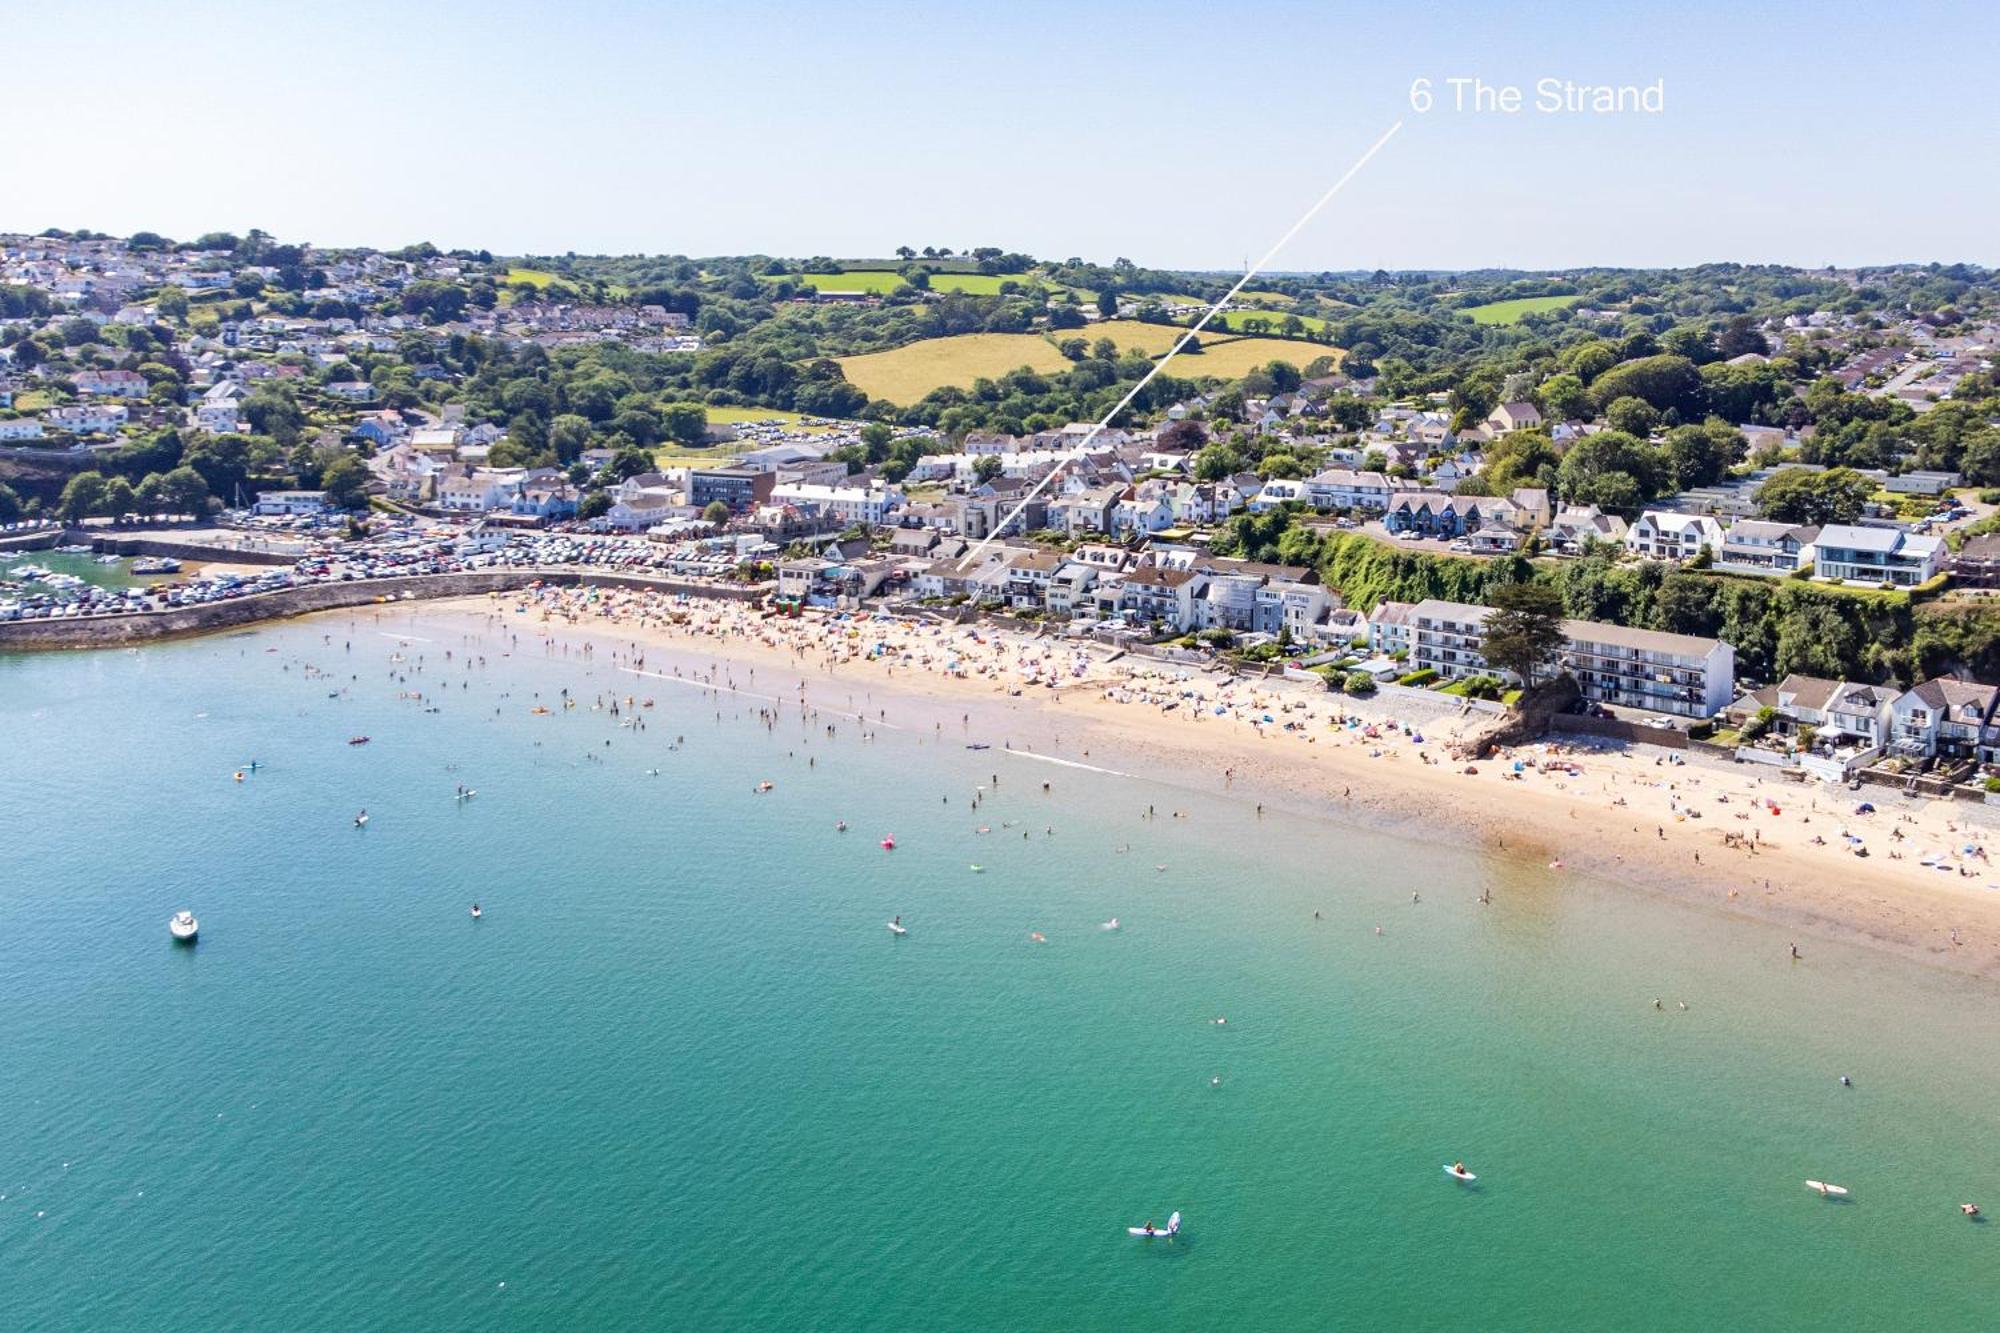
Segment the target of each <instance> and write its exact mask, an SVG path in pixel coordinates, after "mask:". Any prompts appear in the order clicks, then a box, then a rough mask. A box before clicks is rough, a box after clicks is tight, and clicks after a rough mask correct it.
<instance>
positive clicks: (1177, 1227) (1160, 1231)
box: [1125, 1213, 1181, 1237]
mask: <svg viewBox="0 0 2000 1333" xmlns="http://www.w3.org/2000/svg"><path fill="white" fill-rule="evenodd" d="M1125 1230H1127V1231H1129V1232H1130V1233H1132V1234H1133V1235H1135V1236H1156V1237H1166V1236H1178V1235H1180V1233H1181V1215H1180V1214H1179V1213H1175V1214H1174V1215H1173V1216H1172V1217H1169V1218H1168V1219H1167V1224H1166V1225H1165V1226H1164V1227H1153V1228H1151V1229H1150V1230H1148V1229H1147V1228H1145V1227H1126V1228H1125Z"/></svg>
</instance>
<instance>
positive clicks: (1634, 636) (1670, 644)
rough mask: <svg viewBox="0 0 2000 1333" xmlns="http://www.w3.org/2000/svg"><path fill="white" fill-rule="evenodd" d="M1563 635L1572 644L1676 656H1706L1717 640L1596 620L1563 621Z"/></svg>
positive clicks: (1718, 641) (1711, 650) (1713, 648)
mask: <svg viewBox="0 0 2000 1333" xmlns="http://www.w3.org/2000/svg"><path fill="white" fill-rule="evenodd" d="M1563 633H1564V634H1566V635H1568V636H1569V638H1570V639H1571V640H1572V641H1575V640H1579V639H1580V640H1582V641H1583V642H1585V643H1609V644H1616V645H1617V646H1619V647H1621V648H1636V649H1638V650H1640V651H1641V652H1649V653H1671V654H1672V655H1674V656H1675V657H1707V656H1708V655H1709V653H1711V652H1713V651H1714V650H1715V646H1716V644H1718V643H1720V642H1721V640H1719V639H1704V638H1701V637H1700V636H1698V635H1694V634H1669V633H1667V632H1666V631H1665V630H1657V629H1633V628H1631V627H1629V626H1625V625H1607V624H1605V623H1603V622H1602V621H1596V620H1565V621H1563Z"/></svg>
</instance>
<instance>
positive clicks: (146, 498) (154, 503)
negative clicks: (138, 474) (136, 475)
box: [132, 472, 166, 518]
mask: <svg viewBox="0 0 2000 1333" xmlns="http://www.w3.org/2000/svg"><path fill="white" fill-rule="evenodd" d="M165 497H166V478H165V477H163V476H162V475H161V474H160V473H158V472H148V473H147V474H146V475H145V478H144V479H143V480H141V481H140V482H139V485H138V487H137V489H136V490H134V492H133V496H132V498H133V499H134V500H135V501H136V502H137V504H138V509H139V512H140V513H142V514H145V515H146V516H147V517H149V518H150V517H151V516H152V515H154V514H157V513H159V512H161V511H162V510H163V509H165V508H166V498H165Z"/></svg>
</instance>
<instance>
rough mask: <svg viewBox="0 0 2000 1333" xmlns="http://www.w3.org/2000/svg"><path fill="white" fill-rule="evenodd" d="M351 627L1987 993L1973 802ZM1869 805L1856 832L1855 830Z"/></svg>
mask: <svg viewBox="0 0 2000 1333" xmlns="http://www.w3.org/2000/svg"><path fill="white" fill-rule="evenodd" d="M365 614H366V615H367V616H368V617H372V619H373V621H374V622H375V623H376V624H377V627H378V628H379V627H381V626H384V625H388V624H391V623H413V622H415V623H422V622H455V623H456V625H457V627H458V628H460V629H461V630H462V631H464V632H472V633H487V634H491V633H494V632H496V631H505V632H506V633H508V634H510V635H513V636H517V637H518V639H519V641H520V649H519V650H520V651H528V650H529V644H530V643H531V641H539V644H540V646H539V647H538V648H536V649H535V651H538V652H544V653H559V652H560V653H569V652H574V653H578V654H585V653H587V654H588V656H589V658H590V660H592V661H593V662H594V663H596V664H598V665H610V666H614V667H617V668H618V669H621V670H623V671H625V672H627V673H629V674H630V676H631V681H632V688H631V691H630V693H631V694H632V695H635V696H646V695H649V694H651V695H657V694H660V693H662V685H663V684H664V685H665V687H667V688H671V687H674V686H678V687H681V688H687V687H691V686H701V687H704V688H721V689H730V690H734V691H736V692H738V693H740V694H743V695H745V696H748V697H750V698H752V699H758V700H763V701H767V702H771V703H773V704H782V705H785V706H796V705H798V704H800V703H804V704H805V705H807V706H809V707H812V708H815V709H817V710H819V711H821V712H824V713H828V714H832V715H834V716H837V717H844V718H849V719H853V720H856V721H862V722H865V723H866V724H868V725H871V726H881V727H889V728H893V729H897V730H903V731H916V732H930V733H931V734H932V735H933V736H935V737H936V738H937V739H939V740H940V741H943V742H949V743H954V744H986V745H990V746H991V747H992V748H993V750H994V751H995V752H996V753H995V756H994V762H995V764H996V766H997V765H999V764H1002V763H1020V762H1022V761H1040V762H1038V763H1037V765H1036V766H1037V768H1038V769H1040V770H1042V771H1043V777H1042V780H1044V781H1047V782H1049V783H1050V784H1051V789H1052V791H1055V792H1056V793H1058V794H1060V792H1061V790H1062V787H1063V785H1064V778H1063V776H1062V768H1061V767H1060V766H1061V765H1065V764H1067V765H1076V766H1080V767H1085V768H1094V769H1101V770H1104V771H1107V772H1111V773H1116V774H1122V775H1131V776H1138V777H1144V778H1146V779H1149V780H1153V781H1158V782H1163V783H1167V784H1170V785H1172V786H1175V787H1181V788H1185V789H1187V790H1188V792H1189V793H1190V799H1189V801H1188V802H1187V803H1186V805H1185V806H1184V807H1182V808H1181V809H1180V810H1178V811H1175V812H1168V811H1161V812H1160V814H1161V816H1162V817H1168V816H1170V815H1171V816H1172V817H1186V818H1194V819H1198V818H1200V816H1201V802H1200V800H1198V799H1195V798H1197V797H1205V798H1209V799H1214V798H1217V797H1220V798H1223V799H1229V800H1236V801H1241V802H1244V803H1246V804H1249V803H1255V804H1257V805H1259V806H1262V807H1264V808H1265V809H1266V810H1267V811H1268V813H1269V814H1270V815H1271V816H1272V817H1274V818H1277V817H1280V816H1282V815H1293V816H1296V815H1312V816H1320V817H1332V818H1334V819H1337V820H1346V821H1350V822H1353V823H1357V824H1362V825H1365V826H1367V827H1370V828H1374V829H1379V830H1382V831H1386V832H1390V833H1393V834H1398V835H1401V836H1406V837H1413V838H1422V839H1426V840H1433V841H1449V842H1453V843H1458V844H1462V845H1470V846H1475V847H1477V848H1479V849H1481V850H1482V851H1484V852H1486V853H1487V854H1489V855H1491V856H1493V857H1498V858H1504V859H1505V860H1506V861H1507V862H1509V863H1510V874H1509V882H1529V883H1532V882H1534V879H1536V878H1541V879H1545V880H1547V881H1548V882H1551V883H1556V882H1560V881H1561V880H1562V879H1565V878H1570V879H1575V878H1577V877H1584V878H1587V879H1599V880H1606V881H1610V882H1612V883H1615V884H1618V885H1622V886H1627V887H1629V888H1632V889H1634V890H1637V891H1644V892H1648V893H1654V894H1661V895H1665V896H1668V897H1672V898H1675V899H1680V900H1683V901H1685V902H1688V903H1690V904H1693V905H1695V906H1697V907H1699V908H1700V909H1701V910H1704V911H1707V912H1711V913H1714V914H1716V915H1718V916H1721V917H1729V916H1742V917H1753V918H1758V919H1762V920H1766V921H1771V922H1775V923H1779V924H1782V925H1784V926H1785V927H1787V928H1788V929H1791V930H1795V931H1796V932H1797V934H1798V936H1799V939H1798V942H1797V945H1796V947H1797V949H1798V951H1799V953H1800V954H1801V956H1802V957H1803V958H1806V959H1809V958H1810V955H1811V945H1812V941H1813V940H1815V939H1839V940H1843V941H1848V942H1857V943H1862V944H1866V945H1869V946H1872V947H1875V948H1878V949H1882V950H1886V951H1889V952H1892V953H1895V954H1898V955H1901V956H1904V957H1909V958H1915V959H1920V960H1922V961H1925V962H1927V963H1931V964H1934V965H1937V966H1941V967H1946V968H1951V969H1954V970H1959V971H1964V972H1969V973H1974V974H1977V975H1981V976H1986V977H1994V976H2000V872H1995V871H1994V870H1993V869H1992V868H1991V867H1990V866H1989V865H1988V864H1987V861H1986V849H1987V848H1988V846H1989V845H2000V840H1996V839H1995V838H1994V836H1993V828H1994V827H1995V814H1994V813H1993V812H1990V811H1989V809H1988V808H1987V807H1985V806H1979V805H1971V804H1968V803H1965V802H1952V801H1933V800H1920V799H1913V798H1909V797H1905V796H1903V795H1901V794H1900V793H1896V792H1891V791H1888V790H1886V789H1882V788H1872V787H1871V788H1864V789H1863V790H1862V791H1860V792H1852V791H1848V790H1846V789H1836V788H1830V787H1824V786H1818V785H1814V784H1803V785H1802V784H1800V783H1798V782H1795V781H1792V780H1789V779H1785V778H1781V777H1779V776H1777V775H1776V774H1775V773H1774V772H1772V771H1770V770H1765V769H1762V768H1760V767H1757V766H1752V765H1744V764H1736V763H1733V762H1729V761H1727V760H1723V759H1720V758H1715V757H1711V756H1708V755H1705V754H1701V753H1699V752H1689V753H1688V754H1687V755H1686V756H1685V757H1684V761H1682V762H1677V761H1676V760H1677V758H1679V757H1680V756H1679V755H1678V752H1671V751H1667V750H1665V749H1663V748H1661V747H1656V746H1649V745H1631V746H1626V745H1618V744H1614V743H1609V742H1600V741H1596V740H1594V739H1592V738H1575V739H1574V740H1570V739H1565V740H1563V741H1561V742H1557V743H1549V744H1541V743H1538V744H1535V745H1532V746H1523V747H1517V748H1516V749H1513V750H1510V751H1505V752H1503V753H1502V754H1501V755H1499V756H1496V757H1495V758H1493V759H1490V760H1485V761H1481V762H1479V763H1476V764H1471V765H1467V764H1465V763H1462V762H1460V763H1454V762H1452V761H1451V760H1450V758H1449V756H1448V753H1447V745H1448V743H1449V742H1450V741H1452V740H1454V739H1456V738H1458V737H1460V736H1461V735H1464V734H1469V733H1470V732H1471V731H1473V730H1475V729H1477V728H1479V727H1480V726H1482V725H1484V724H1485V723H1487V722H1488V721H1489V720H1490V719H1489V716H1488V715H1485V714H1479V713H1473V714H1470V715H1467V716H1463V717H1461V716H1459V715H1458V712H1457V710H1458V701H1456V700H1454V699H1452V698H1451V697H1449V696H1443V695H1439V696H1435V697H1434V698H1411V697H1407V696H1398V697H1395V698H1393V699H1390V698H1380V699H1366V700H1361V699H1354V698H1350V697H1348V696H1345V695H1339V694H1331V693H1328V692H1327V691H1325V690H1324V689H1320V688H1316V687H1314V686H1311V685H1309V684H1306V683H1303V682H1287V681H1282V680H1276V679H1272V680H1251V679H1243V678H1237V677H1234V676H1231V675H1229V674H1227V673H1224V672H1220V671H1215V670H1210V669H1204V668H1201V667H1198V666H1185V667H1184V666H1177V665H1169V664H1165V663H1161V662H1157V661H1153V660H1151V659H1146V658H1134V657H1124V658H1120V659H1118V660H1111V659H1112V658H1113V656H1114V654H1113V651H1112V650H1111V649H1108V648H1106V647H1104V646H1103V645H1098V644H1081V643H1077V642H1074V641H1069V640H1063V639H1060V638H1055V637H1052V636H1044V637H1039V638H1037V637H1031V636H1029V635H1026V634H1023V633H1019V632H1010V631H1002V630H996V629H994V628H993V627H991V626H987V625H976V624H975V625H949V624H944V623H941V622H934V621H929V620H923V619H907V618H905V619H889V618H863V619H859V620H854V619H846V620H836V619H834V618H832V617H830V616H827V615H825V614H822V613H817V612H808V613H806V614H805V615H803V616H802V617H799V618H797V619H782V618H776V617H766V616H764V615H763V614H762V613H760V612H758V611H756V610H754V609H751V608H748V607H745V606H743V605H741V604H735V603H723V602H675V601H672V600H670V599H667V598H664V597H659V596H656V595H652V594H643V593H627V592H612V591H610V590H603V589H597V590H593V589H541V590H537V591H533V592H530V593H526V594H517V595H516V594H510V595H496V596H495V597H493V598H472V599H463V600H460V601H455V602H438V603H429V604H426V605H424V606H421V607H403V608H395V609H389V608H384V609H383V610H381V611H376V612H369V613H365ZM328 615H329V616H330V617H331V616H335V615H347V616H352V615H353V613H351V612H337V613H328ZM412 632H413V633H416V632H418V631H415V630H413V631H412ZM586 644H588V645H589V646H588V648H586V647H585V645H586ZM1419 737H1421V740H1419V739H1418V738H1419ZM1517 764H1518V765H1519V766H1520V769H1519V772H1518V774H1517V772H1516V765H1517ZM1863 801H1868V802H1872V803H1873V804H1874V805H1875V807H1876V811H1875V813H1872V814H1859V813H1856V807H1857V806H1858V805H1859V804H1860V803H1861V802H1863ZM1898 835H1900V836H1898ZM1850 838H1853V839H1858V840H1859V843H1858V844H1857V843H1855V842H1851V841H1850ZM1855 845H1862V846H1865V847H1866V848H1867V850H1868V853H1869V854H1868V856H1867V857H1866V858H1863V857H1860V856H1856V855H1854V854H1853V852H1852V851H1851V850H1850V849H1851V847H1852V846H1855ZM1967 849H1970V850H1967ZM1926 860H1931V861H1935V862H1936V863H1937V866H1938V867H1942V868H1934V867H1933V866H1930V865H1926V864H1924V863H1923V862H1924V861H1926ZM1524 877H1525V878H1524ZM1419 887H1423V886H1419ZM1440 891H1443V890H1442V889H1441V890H1440ZM1466 891H1467V892H1468V893H1469V892H1470V890H1466Z"/></svg>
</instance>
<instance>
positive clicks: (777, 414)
mask: <svg viewBox="0 0 2000 1333" xmlns="http://www.w3.org/2000/svg"><path fill="white" fill-rule="evenodd" d="M701 410H702V411H704V412H706V413H708V420H709V424H710V425H713V426H738V425H743V424H745V423H752V424H754V423H756V422H761V421H782V422H784V423H785V425H786V426H788V427H790V428H791V429H793V430H799V431H805V432H807V433H808V434H821V433H824V432H826V431H829V430H832V429H833V427H831V426H808V425H806V424H805V417H804V416H802V415H800V414H799V413H797V412H787V411H784V410H782V409H780V408H776V407H712V406H710V405H708V404H706V403H704V404H701Z"/></svg>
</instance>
